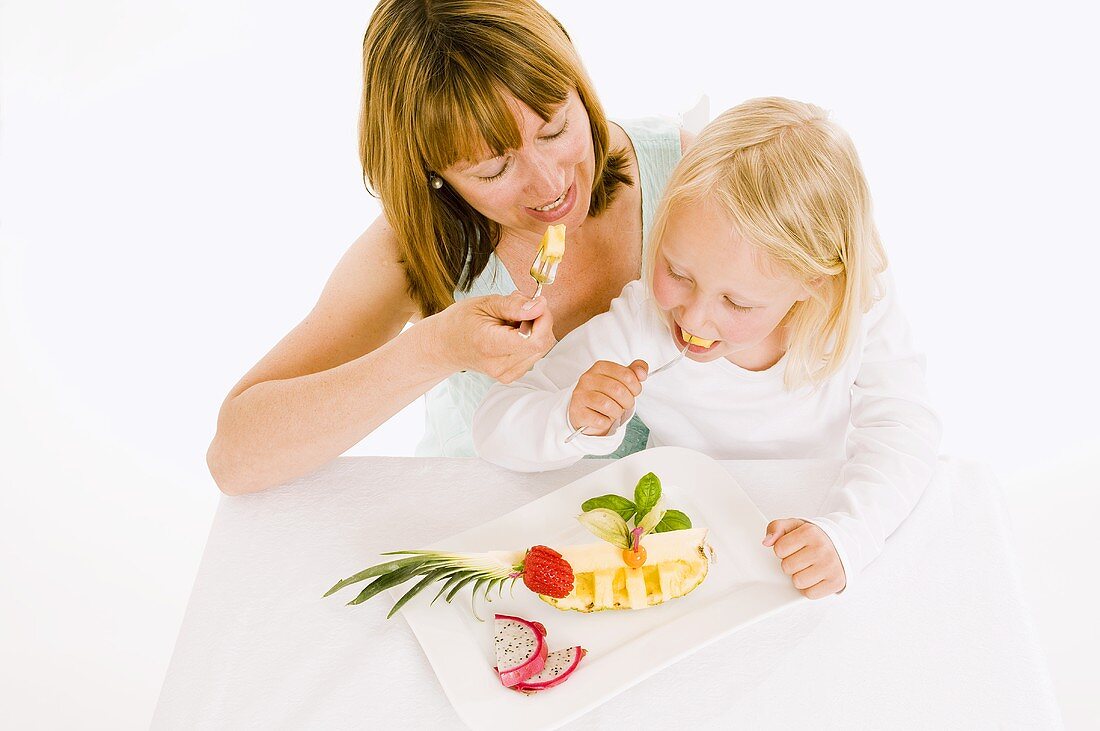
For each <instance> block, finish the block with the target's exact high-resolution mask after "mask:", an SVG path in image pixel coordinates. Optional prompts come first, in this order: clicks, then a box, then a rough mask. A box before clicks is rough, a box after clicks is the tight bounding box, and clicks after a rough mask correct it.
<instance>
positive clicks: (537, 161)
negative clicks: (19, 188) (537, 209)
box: [525, 154, 565, 205]
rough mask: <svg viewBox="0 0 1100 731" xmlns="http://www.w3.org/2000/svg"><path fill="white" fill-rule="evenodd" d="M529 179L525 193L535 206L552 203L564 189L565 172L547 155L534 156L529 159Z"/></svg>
mask: <svg viewBox="0 0 1100 731" xmlns="http://www.w3.org/2000/svg"><path fill="white" fill-rule="evenodd" d="M529 160H530V162H529V166H528V170H529V177H528V180H527V186H526V187H527V190H526V191H525V192H526V193H527V194H528V195H530V196H531V198H532V199H534V200H535V201H537V205H543V204H546V203H550V202H552V201H553V200H554V199H556V198H557V197H558V196H559V195H561V193H562V189H563V188H564V187H565V171H564V169H563V168H562V166H561V165H559V164H558V162H557V160H556V159H554V158H552V157H550V156H548V155H539V154H534V155H531V156H530V158H529Z"/></svg>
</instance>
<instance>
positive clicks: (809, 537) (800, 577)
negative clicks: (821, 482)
mask: <svg viewBox="0 0 1100 731" xmlns="http://www.w3.org/2000/svg"><path fill="white" fill-rule="evenodd" d="M763 544H764V545H765V546H774V547H775V549H774V550H775V555H776V557H777V558H779V559H780V560H781V564H780V565H781V566H782V567H783V573H785V574H786V575H787V576H790V577H791V583H792V584H794V588H796V589H798V592H799V593H800V594H802V596H804V597H806V598H807V599H821V598H822V597H826V596H829V595H830V594H835V593H837V592H838V591H840V590H841V589H843V588H844V587H845V586H846V585H847V579H846V578H845V576H844V566H842V565H841V563H840V556H839V555H838V554H837V552H836V548H834V547H833V542H832V541H830V540H829V536H827V535H825V531H823V530H821V529H820V528H818V527H817V526H816V525H814V524H813V523H807V522H806V521H804V520H799V519H798V518H786V519H784V520H773V521H772V522H770V523H768V530H767V533H766V535H765V536H764V541H763Z"/></svg>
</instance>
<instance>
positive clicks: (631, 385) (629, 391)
mask: <svg viewBox="0 0 1100 731" xmlns="http://www.w3.org/2000/svg"><path fill="white" fill-rule="evenodd" d="M648 373H649V365H647V364H646V362H645V361H644V360H636V361H634V362H633V363H631V364H630V365H629V366H622V365H619V364H618V363H612V362H611V361H607V360H601V361H597V363H596V364H595V365H594V366H592V367H591V368H589V369H588V370H587V371H585V372H584V375H582V376H581V377H580V379H579V380H578V381H577V386H576V387H575V388H574V389H573V398H571V399H570V400H569V423H570V424H572V425H573V427H574V428H580V427H582V426H585V427H588V428H587V429H585V430H584V433H585V434H587V435H588V436H591V437H602V436H607V435H608V434H609V433H610V432H611V430H612V429H614V428H615V425H616V424H618V423H619V421H620V420H621V419H622V416H623V414H626V413H629V412H630V410H631V409H633V408H634V399H635V398H636V397H637V396H638V395H639V394H640V393H641V392H642V381H644V380H645V379H646V375H647V374H648Z"/></svg>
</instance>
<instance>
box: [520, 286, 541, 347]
mask: <svg viewBox="0 0 1100 731" xmlns="http://www.w3.org/2000/svg"><path fill="white" fill-rule="evenodd" d="M535 284H536V286H535V293H534V294H533V295H531V299H532V300H537V299H538V298H539V295H540V294H542V282H537V281H536V282H535ZM533 323H534V320H524V321H523V322H521V323H520V324H519V334H520V335H522V336H523V337H525V338H529V337H531V328H532V327H534V324H533Z"/></svg>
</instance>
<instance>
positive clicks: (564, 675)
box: [512, 647, 585, 693]
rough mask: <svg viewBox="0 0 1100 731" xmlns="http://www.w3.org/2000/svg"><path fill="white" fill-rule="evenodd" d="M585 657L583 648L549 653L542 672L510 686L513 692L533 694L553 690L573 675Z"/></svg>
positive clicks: (571, 648)
mask: <svg viewBox="0 0 1100 731" xmlns="http://www.w3.org/2000/svg"><path fill="white" fill-rule="evenodd" d="M584 656H585V649H584V648H583V647H570V648H569V649H568V650H558V651H556V652H551V653H550V654H549V655H548V656H547V657H546V664H545V665H544V666H543V668H542V671H541V672H539V673H538V674H536V675H532V676H531V677H530V678H528V679H527V680H525V681H523V682H522V683H518V684H516V685H514V686H512V689H513V690H520V691H523V692H525V693H533V692H535V691H539V690H546V689H547V688H553V687H554V686H555V685H558V684H559V683H564V682H565V681H566V680H568V679H569V676H570V675H572V674H573V671H575V670H576V669H577V666H578V665H580V663H581V659H582V658H584Z"/></svg>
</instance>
